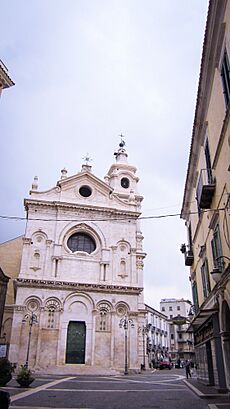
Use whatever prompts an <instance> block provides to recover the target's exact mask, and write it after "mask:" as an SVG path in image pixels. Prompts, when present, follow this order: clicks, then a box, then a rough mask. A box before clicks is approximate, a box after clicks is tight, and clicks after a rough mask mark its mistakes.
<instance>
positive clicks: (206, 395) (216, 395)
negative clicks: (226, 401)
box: [183, 379, 228, 399]
mask: <svg viewBox="0 0 230 409" xmlns="http://www.w3.org/2000/svg"><path fill="white" fill-rule="evenodd" d="M183 382H184V383H185V385H186V386H187V387H188V388H190V389H191V390H192V391H193V392H194V393H195V394H196V395H197V396H199V398H201V399H210V398H223V397H225V398H226V397H228V394H226V393H218V392H217V393H203V392H201V391H200V390H199V389H198V388H196V387H195V386H194V385H191V383H189V382H188V381H186V379H183Z"/></svg>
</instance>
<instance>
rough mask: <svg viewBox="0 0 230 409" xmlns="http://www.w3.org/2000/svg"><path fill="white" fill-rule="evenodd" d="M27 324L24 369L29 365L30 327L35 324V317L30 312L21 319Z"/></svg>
mask: <svg viewBox="0 0 230 409" xmlns="http://www.w3.org/2000/svg"><path fill="white" fill-rule="evenodd" d="M27 321H28V322H29V328H30V329H29V337H28V345H27V353H26V363H25V365H24V366H25V368H28V363H29V354H30V341H31V334H32V326H33V325H34V324H37V322H38V321H37V316H36V315H35V314H34V313H33V312H32V313H31V314H26V315H25V317H24V318H23V320H22V322H27Z"/></svg>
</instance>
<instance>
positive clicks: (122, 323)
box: [119, 315, 134, 375]
mask: <svg viewBox="0 0 230 409" xmlns="http://www.w3.org/2000/svg"><path fill="white" fill-rule="evenodd" d="M129 324H130V326H131V327H132V328H133V327H134V323H133V320H132V318H128V317H127V315H125V317H124V318H121V320H120V323H119V327H120V328H122V327H123V328H124V330H125V372H124V374H125V375H128V350H127V349H128V328H129Z"/></svg>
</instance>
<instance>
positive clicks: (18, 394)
mask: <svg viewBox="0 0 230 409" xmlns="http://www.w3.org/2000/svg"><path fill="white" fill-rule="evenodd" d="M183 379H184V372H183V371H181V370H173V371H168V370H163V371H156V372H154V373H151V372H146V373H142V374H139V375H133V376H131V375H126V376H124V375H120V376H69V377H67V376H65V377H61V376H39V377H36V380H35V381H34V382H33V384H32V387H30V388H29V389H22V388H19V387H18V386H17V384H16V382H15V380H12V381H11V382H10V383H9V384H8V386H7V387H6V388H1V389H4V390H8V392H10V395H11V406H10V408H11V409H37V408H38V409H47V408H58V409H64V408H65V409H67V408H72V409H73V408H74V409H79V408H84V409H169V408H170V409H182V408H183V409H184V408H185V409H190V408H191V409H194V408H195V409H204V408H205V409H207V408H208V403H209V402H207V401H206V400H204V399H200V398H199V397H197V396H196V395H195V394H194V393H193V392H192V391H191V390H190V389H188V387H187V386H186V385H185V384H184V383H183ZM0 407H1V406H0ZM223 409H225V408H224V407H223Z"/></svg>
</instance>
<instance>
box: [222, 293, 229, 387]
mask: <svg viewBox="0 0 230 409" xmlns="http://www.w3.org/2000/svg"><path fill="white" fill-rule="evenodd" d="M222 329H223V331H222V333H221V336H222V341H223V355H224V362H225V371H226V381H227V385H228V388H230V308H229V306H228V303H227V301H223V304H222Z"/></svg>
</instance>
